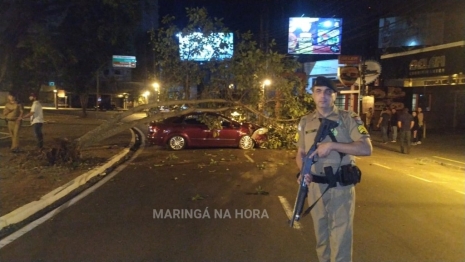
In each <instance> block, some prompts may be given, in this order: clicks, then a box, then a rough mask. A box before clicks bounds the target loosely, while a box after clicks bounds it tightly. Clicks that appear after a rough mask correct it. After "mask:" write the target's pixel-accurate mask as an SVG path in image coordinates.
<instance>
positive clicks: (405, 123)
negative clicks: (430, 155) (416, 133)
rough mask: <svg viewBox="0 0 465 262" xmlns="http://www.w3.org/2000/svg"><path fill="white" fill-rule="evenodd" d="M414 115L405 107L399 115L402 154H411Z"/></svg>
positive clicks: (398, 124) (398, 123)
mask: <svg viewBox="0 0 465 262" xmlns="http://www.w3.org/2000/svg"><path fill="white" fill-rule="evenodd" d="M413 124H414V122H413V116H412V115H411V114H409V113H408V108H406V107H405V108H404V110H403V112H402V114H401V115H400V116H399V121H397V126H398V127H399V130H400V152H401V153H402V154H410V146H411V143H412V141H411V130H412V128H413Z"/></svg>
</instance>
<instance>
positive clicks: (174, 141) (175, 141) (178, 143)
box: [168, 136, 186, 150]
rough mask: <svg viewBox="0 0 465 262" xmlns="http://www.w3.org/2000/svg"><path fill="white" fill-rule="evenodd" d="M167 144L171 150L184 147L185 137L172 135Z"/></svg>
mask: <svg viewBox="0 0 465 262" xmlns="http://www.w3.org/2000/svg"><path fill="white" fill-rule="evenodd" d="M168 146H169V147H170V149H172V150H181V149H183V148H185V147H186V139H184V137H182V136H173V137H172V138H170V140H169V141H168Z"/></svg>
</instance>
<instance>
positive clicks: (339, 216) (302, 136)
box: [296, 77, 372, 262]
mask: <svg viewBox="0 0 465 262" xmlns="http://www.w3.org/2000/svg"><path fill="white" fill-rule="evenodd" d="M312 91H313V99H314V101H315V104H316V111H315V112H313V113H310V114H308V115H306V116H304V117H302V118H301V120H300V123H299V126H298V134H299V136H298V137H299V138H298V142H297V147H298V149H297V155H296V162H297V166H298V168H299V169H302V163H303V161H305V159H304V158H305V157H306V153H307V151H308V150H309V149H310V147H311V146H312V145H313V143H314V139H315V135H316V133H317V130H318V128H319V126H320V119H321V118H327V119H329V120H332V121H336V122H337V123H338V127H336V128H335V129H333V130H332V133H333V135H334V136H333V137H332V138H331V137H330V136H328V137H326V138H325V139H324V140H323V141H322V142H321V143H319V144H318V147H317V149H316V150H315V152H314V153H313V154H312V155H310V156H309V158H312V157H314V160H316V163H314V164H313V165H312V168H311V174H304V178H305V182H306V184H307V186H308V201H309V203H310V205H311V204H313V203H314V202H315V201H317V199H318V198H319V197H320V196H322V194H323V192H324V191H325V190H326V188H327V187H328V184H327V180H325V175H326V174H325V171H324V169H325V167H331V168H332V171H333V174H336V178H337V179H338V183H337V185H336V186H335V187H332V188H330V189H329V190H328V191H327V192H326V193H325V194H323V197H322V198H321V199H320V200H319V201H318V202H316V205H315V206H314V208H313V209H312V210H311V215H312V219H313V224H314V229H315V235H316V243H317V245H316V251H317V255H318V259H319V261H320V262H321V261H344V262H348V261H352V228H353V218H354V210H355V188H354V185H353V184H349V185H346V186H343V185H341V181H340V177H341V170H342V168H341V167H343V166H352V165H354V164H355V157H354V156H368V155H371V152H372V145H371V141H370V137H369V134H368V131H367V130H366V128H365V126H364V124H363V122H362V120H361V119H360V117H359V116H358V115H357V114H356V113H354V112H350V111H345V110H339V109H338V108H336V107H335V106H334V101H335V100H336V95H337V88H336V86H335V85H334V83H333V82H332V81H331V80H329V79H327V78H325V77H317V78H316V81H315V84H314V85H313V87H312ZM300 179H301V178H300V177H299V181H300Z"/></svg>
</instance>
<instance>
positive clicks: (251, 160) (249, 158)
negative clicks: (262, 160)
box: [244, 152, 255, 163]
mask: <svg viewBox="0 0 465 262" xmlns="http://www.w3.org/2000/svg"><path fill="white" fill-rule="evenodd" d="M244 156H245V157H246V158H247V159H248V160H249V161H250V162H252V163H255V161H253V159H252V158H251V157H250V156H248V155H247V154H246V153H245V152H244Z"/></svg>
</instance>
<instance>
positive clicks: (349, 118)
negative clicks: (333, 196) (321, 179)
mask: <svg viewBox="0 0 465 262" xmlns="http://www.w3.org/2000/svg"><path fill="white" fill-rule="evenodd" d="M319 118H323V116H322V115H320V113H318V111H315V112H314V113H311V114H308V115H306V116H304V117H302V118H301V119H300V122H299V126H298V134H299V138H298V141H297V146H298V147H299V148H301V149H303V150H304V151H305V152H308V150H309V149H310V148H311V147H312V145H313V143H314V140H315V136H316V133H317V130H318V128H319V127H320V120H319ZM327 118H328V119H329V120H332V121H335V122H338V124H339V125H338V127H336V128H335V129H333V130H332V133H333V134H334V137H335V138H336V140H337V142H340V143H352V142H354V141H358V140H360V139H361V138H364V137H369V136H370V135H369V134H368V131H367V130H366V128H365V126H364V125H363V122H362V120H361V119H360V117H359V116H358V114H356V113H354V112H350V111H345V110H339V109H338V108H337V107H334V109H333V111H332V112H331V114H329V115H328V116H327ZM331 141H332V140H331V137H330V136H327V137H326V138H325V139H324V140H323V141H322V142H331ZM316 160H317V162H316V163H315V164H314V165H313V166H312V169H311V173H312V174H313V175H319V176H324V175H325V174H324V167H326V166H332V167H333V172H336V171H337V169H338V168H339V167H340V166H342V165H347V164H351V163H352V164H355V157H354V156H353V155H348V154H345V155H344V157H343V158H342V161H341V156H340V154H339V153H338V152H337V151H331V153H330V154H329V155H328V156H327V157H324V158H318V157H316ZM304 161H305V159H304Z"/></svg>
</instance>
